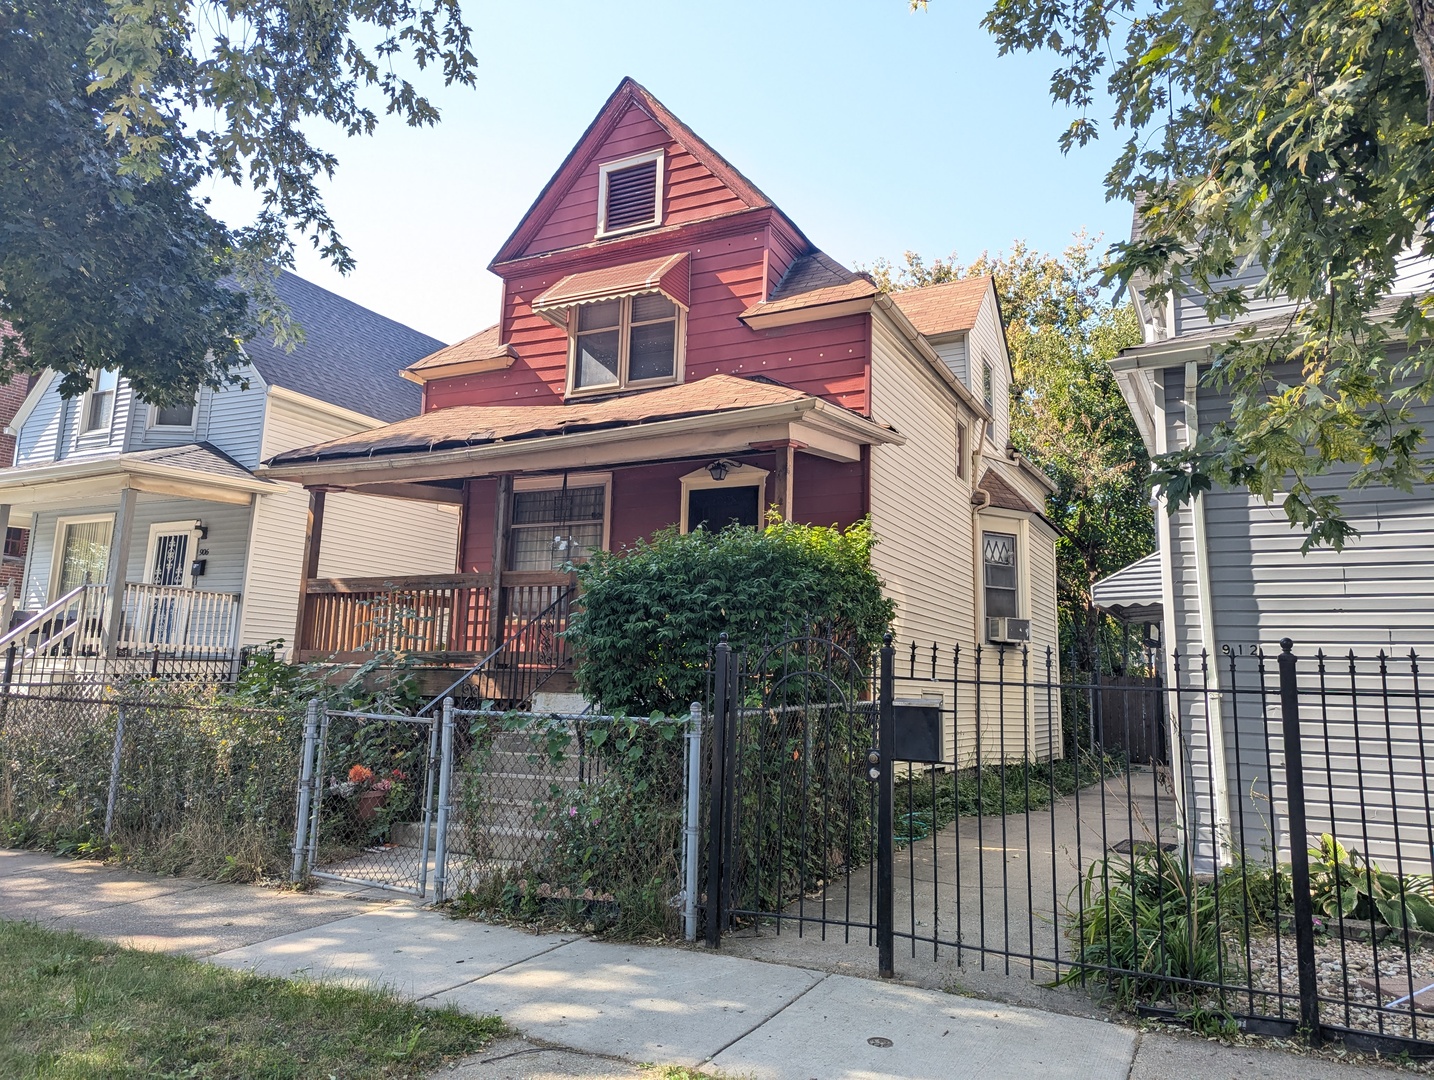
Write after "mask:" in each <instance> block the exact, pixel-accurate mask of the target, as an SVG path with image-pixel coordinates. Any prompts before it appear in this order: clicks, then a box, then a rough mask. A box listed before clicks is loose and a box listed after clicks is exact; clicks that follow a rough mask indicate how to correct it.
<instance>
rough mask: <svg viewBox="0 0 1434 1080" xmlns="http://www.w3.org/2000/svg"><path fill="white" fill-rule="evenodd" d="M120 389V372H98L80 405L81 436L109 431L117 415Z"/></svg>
mask: <svg viewBox="0 0 1434 1080" xmlns="http://www.w3.org/2000/svg"><path fill="white" fill-rule="evenodd" d="M118 389H119V372H118V371H96V372H95V374H94V377H93V378H91V380H90V389H89V391H88V392H87V393H86V394H85V396H84V400H83V401H82V402H81V403H80V434H81V435H92V434H95V433H96V432H101V431H109V429H110V423H111V421H113V420H114V415H115V393H116V391H117V390H118Z"/></svg>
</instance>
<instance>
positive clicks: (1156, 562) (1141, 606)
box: [1090, 551, 1164, 623]
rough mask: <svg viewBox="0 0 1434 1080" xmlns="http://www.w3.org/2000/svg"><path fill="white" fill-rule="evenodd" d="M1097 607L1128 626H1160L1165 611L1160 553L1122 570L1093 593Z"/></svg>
mask: <svg viewBox="0 0 1434 1080" xmlns="http://www.w3.org/2000/svg"><path fill="white" fill-rule="evenodd" d="M1090 598H1091V601H1092V603H1094V604H1095V606H1096V607H1098V608H1100V609H1101V610H1103V611H1108V612H1109V613H1110V614H1112V615H1114V616H1115V617H1116V618H1117V619H1124V620H1125V621H1127V622H1136V623H1142V622H1159V621H1160V619H1161V615H1162V613H1163V611H1164V606H1163V604H1162V601H1161V596H1160V552H1158V551H1152V552H1151V553H1150V554H1149V555H1147V556H1145V557H1144V558H1143V559H1137V560H1136V561H1135V562H1133V563H1131V564H1130V565H1129V566H1124V567H1121V569H1119V570H1117V571H1116V572H1115V573H1113V574H1111V575H1110V577H1107V578H1102V579H1101V580H1100V581H1097V582H1096V583H1095V584H1094V585H1092V586H1091V589H1090Z"/></svg>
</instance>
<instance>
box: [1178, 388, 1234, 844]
mask: <svg viewBox="0 0 1434 1080" xmlns="http://www.w3.org/2000/svg"><path fill="white" fill-rule="evenodd" d="M1198 392H1199V365H1198V364H1197V363H1196V362H1195V361H1194V360H1189V361H1186V364H1185V439H1186V445H1187V446H1189V445H1191V444H1193V443H1194V441H1195V439H1196V437H1197V436H1198V435H1199V432H1200V410H1199V402H1198V397H1197V395H1198ZM1190 520H1191V525H1192V528H1193V531H1194V541H1195V595H1196V602H1197V604H1198V605H1199V608H1200V647H1201V649H1202V650H1203V651H1204V654H1205V661H1206V663H1207V664H1208V666H1209V673H1208V676H1207V683H1206V685H1207V687H1208V691H1207V693H1208V697H1207V704H1206V711H1205V721H1206V723H1205V727H1206V739H1207V744H1208V747H1209V752H1210V761H1209V767H1210V798H1211V801H1212V803H1213V806H1212V807H1211V811H1212V813H1213V814H1214V831H1213V833H1212V835H1211V842H1212V846H1213V848H1214V855H1215V864H1216V865H1217V866H1225V865H1227V864H1228V863H1229V850H1228V845H1229V843H1230V839H1231V837H1230V792H1229V783H1230V777H1229V769H1228V764H1227V761H1226V757H1225V720H1224V710H1223V709H1222V708H1221V707H1220V664H1219V661H1218V659H1217V655H1216V652H1215V626H1214V608H1213V606H1212V605H1211V602H1210V547H1209V542H1208V539H1207V536H1206V531H1205V499H1204V496H1203V495H1197V496H1195V498H1194V500H1193V501H1192V502H1191V504H1190ZM1187 670H1189V669H1187ZM1190 673H1191V674H1193V671H1190Z"/></svg>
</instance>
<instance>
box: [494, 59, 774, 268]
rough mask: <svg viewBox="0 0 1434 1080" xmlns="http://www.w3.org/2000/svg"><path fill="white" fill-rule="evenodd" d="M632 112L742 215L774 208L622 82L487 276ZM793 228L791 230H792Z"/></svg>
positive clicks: (640, 91) (520, 245)
mask: <svg viewBox="0 0 1434 1080" xmlns="http://www.w3.org/2000/svg"><path fill="white" fill-rule="evenodd" d="M632 107H636V108H639V109H641V110H642V111H643V112H645V113H647V115H648V116H650V117H652V119H653V121H654V122H655V123H656V124H657V125H658V126H659V127H661V128H662V129H663V130H665V131H666V132H667V134H668V135H669V136H671V138H672V140H673V142H676V143H678V144H679V145H680V146H682V148H683V149H685V150H686V151H687V152H688V153H690V154H691V155H692V156H693V157H694V158H695V159H696V160H697V161H698V162H699V163H700V164H701V165H702V166H703V167H704V168H706V169H707V170H708V171H709V172H711V173H712V174H713V175H714V176H716V177H717V179H718V180H720V181H721V182H722V183H723V184H724V185H725V186H726V187H727V188H728V190H730V191H731V192H732V194H734V195H735V196H736V197H737V198H738V199H739V200H741V202H743V203H744V204H745V205H746V206H747V208H748V209H762V208H773V209H775V205H776V204H774V203H773V202H772V200H771V199H769V198H767V196H766V195H764V194H763V193H762V192H761V190H760V189H759V188H758V187H757V185H756V184H754V183H752V181H750V180H748V179H747V178H746V177H745V176H743V175H742V173H741V172H740V171H739V170H738V169H737V167H736V166H735V165H733V164H732V163H731V162H730V161H728V160H727V159H726V158H724V157H723V156H722V155H721V154H719V153H718V152H717V151H716V150H714V149H713V148H712V147H711V146H710V145H708V143H707V142H706V140H704V139H703V138H702V137H701V136H699V135H698V134H697V133H696V132H695V131H693V130H692V129H691V128H690V127H688V126H687V125H686V124H684V123H683V122H682V121H681V120H679V119H678V118H677V117H676V116H674V115H673V114H672V112H671V111H670V110H669V109H668V108H667V106H665V105H663V104H662V102H660V101H658V100H657V99H656V98H655V97H653V96H652V94H651V93H649V92H648V91H647V89H646V88H645V87H643V86H642V85H641V84H639V83H638V82H637V81H636V80H635V79H633V78H632V77H631V76H627V77H624V78H623V80H622V82H620V83H618V84H617V89H616V90H614V91H613V92H612V94H611V96H609V97H608V99H607V101H606V102H604V103H603V107H602V108H601V109H600V110H598V114H597V116H595V117H593V121H592V123H590V124H589V125H588V126H587V130H585V131H584V132H583V133H582V136H581V137H580V138H579V139H578V141H577V143H576V144H575V145H574V146H573V148H572V149H571V150H570V151H568V156H567V157H565V158H564V159H563V162H562V164H561V165H559V166H558V170H557V172H555V173H553V175H552V178H551V179H550V180H549V181H548V182H547V183H546V184H545V185H544V186H543V190H542V191H540V192H539V193H538V197H537V198H536V199H535V200H534V201H533V205H532V206H530V207H529V208H528V212H527V213H526V214H524V215H523V218H522V220H521V221H520V222H519V223H518V227H517V228H516V229H514V230H513V232H512V234H511V235H510V236H509V237H508V239H507V240H505V241H503V246H502V247H500V248H499V249H498V253H497V254H496V255H494V256H493V261H492V262H491V263H489V264H488V268H489V269H490V270H491V269H492V268H493V267H495V266H497V265H498V264H499V263H504V262H507V261H508V260H510V259H514V258H517V257H518V256H519V255H521V254H523V251H524V249H525V248H526V247H527V245H528V243H529V242H530V240H531V239H532V237H533V234H534V233H536V232H537V230H538V229H539V228H541V226H542V225H543V223H544V222H545V221H546V220H547V218H548V215H549V214H551V213H552V211H553V210H554V209H555V208H556V206H557V204H558V203H559V202H560V201H561V200H562V198H563V196H564V195H566V194H567V192H568V189H569V188H570V187H571V186H572V185H573V183H574V181H576V180H577V179H578V177H579V176H580V175H581V174H582V172H583V170H584V169H585V168H587V166H588V165H589V164H591V162H592V160H593V157H594V155H596V154H597V153H598V152H599V151H600V150H601V149H602V147H603V145H604V143H605V142H606V140H607V137H608V135H610V134H611V132H612V129H613V128H614V127H616V126H617V123H618V121H619V120H620V119H622V116H623V114H624V113H626V112H627V110H628V109H629V108H632ZM793 228H794V229H795V228H796V227H795V226H793Z"/></svg>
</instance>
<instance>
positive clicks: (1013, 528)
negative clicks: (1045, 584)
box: [976, 511, 1031, 641]
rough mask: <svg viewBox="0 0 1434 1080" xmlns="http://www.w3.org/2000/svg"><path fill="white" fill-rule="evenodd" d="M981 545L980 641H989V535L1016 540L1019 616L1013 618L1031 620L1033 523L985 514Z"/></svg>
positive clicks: (1017, 610) (1017, 607)
mask: <svg viewBox="0 0 1434 1080" xmlns="http://www.w3.org/2000/svg"><path fill="white" fill-rule="evenodd" d="M981 519H982V520H981V528H980V530H979V532H980V543H979V544H978V545H977V548H976V551H977V553H978V555H979V558H978V560H977V564H976V579H977V584H978V585H979V586H980V588H979V590H977V591H978V594H979V596H980V607H981V621H980V622H979V623H977V625H978V626H979V627H980V628H981V634H980V638H981V640H982V641H985V639H986V618H987V616H986V534H987V533H988V532H993V533H1006V534H1007V535H1009V536H1014V537H1015V538H1016V614H1015V615H1014V616H1012V618H1016V619H1026V620H1028V621H1029V620H1030V617H1031V558H1030V552H1031V523H1030V522H1029V521H1028V520H1027V519H1026V518H1025V516H1024V515H1019V516H1018V515H1011V516H1006V515H1004V514H999V513H994V514H993V513H991V512H990V511H983V512H982V515H981Z"/></svg>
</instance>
